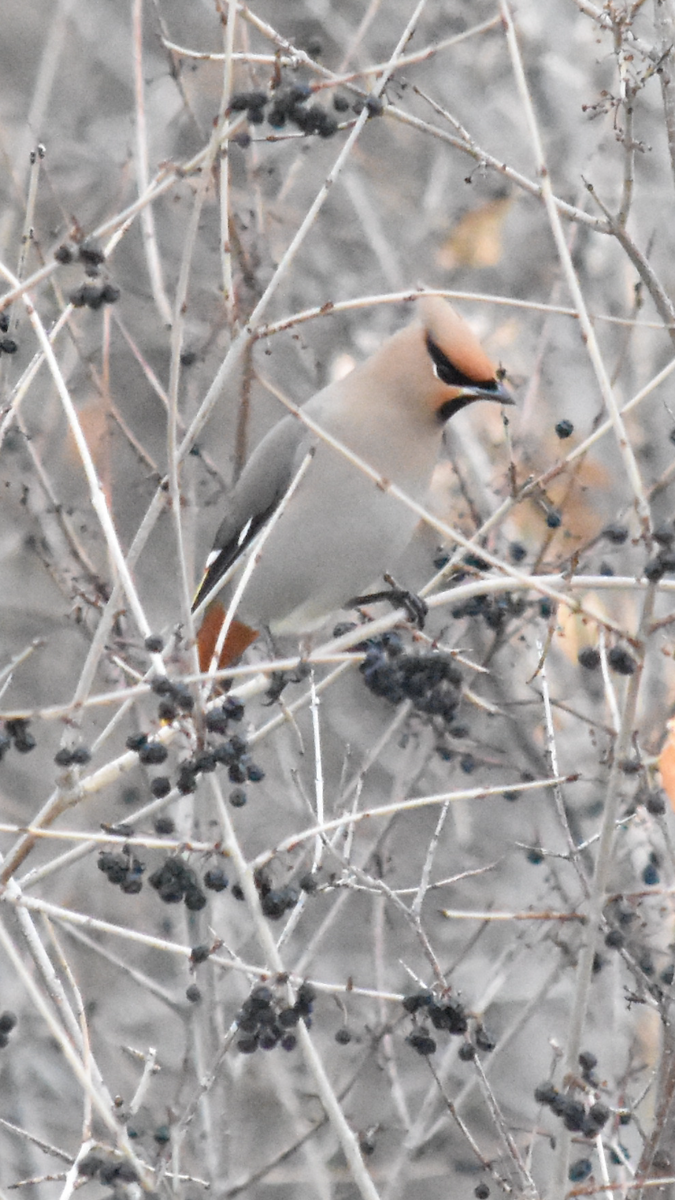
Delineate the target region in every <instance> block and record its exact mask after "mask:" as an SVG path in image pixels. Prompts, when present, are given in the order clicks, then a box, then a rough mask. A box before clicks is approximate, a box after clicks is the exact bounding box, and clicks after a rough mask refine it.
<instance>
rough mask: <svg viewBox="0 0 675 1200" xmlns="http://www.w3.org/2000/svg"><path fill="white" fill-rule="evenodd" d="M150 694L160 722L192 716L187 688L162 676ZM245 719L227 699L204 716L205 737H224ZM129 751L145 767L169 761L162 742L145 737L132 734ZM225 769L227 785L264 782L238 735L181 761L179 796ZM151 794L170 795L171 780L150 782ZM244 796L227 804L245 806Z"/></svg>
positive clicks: (240, 793)
mask: <svg viewBox="0 0 675 1200" xmlns="http://www.w3.org/2000/svg"><path fill="white" fill-rule="evenodd" d="M152 690H153V692H155V693H156V694H157V695H158V696H159V697H160V701H159V705H158V711H157V715H158V717H159V720H160V721H164V722H167V721H174V720H176V719H177V717H178V716H179V715H180V714H181V713H185V714H187V713H191V712H192V710H193V709H194V704H195V701H194V697H193V695H192V693H191V692H190V690H189V688H188V687H186V685H185V684H183V683H180V682H177V683H175V682H172V680H170V679H167V678H166V677H165V676H161V677H160V678H159V679H156V680H154V682H153V684H152ZM243 716H244V705H243V704H242V703H241V701H240V700H237V699H236V698H235V697H230V696H228V697H226V698H225V700H224V701H223V703H222V705H220V706H219V707H218V708H214V709H211V710H210V711H209V712H207V713H206V715H205V718H204V724H205V726H206V730H207V733H209V734H215V735H221V736H222V735H226V734H227V733H228V732H229V726H230V723H231V722H239V721H241V720H242V718H243ZM126 746H127V749H128V750H133V751H134V752H135V753H136V754H137V755H138V757H139V760H140V761H141V762H142V763H143V764H144V766H160V765H161V764H162V763H164V762H166V760H167V758H168V757H169V751H168V750H167V748H166V746H164V745H163V744H162V743H161V742H158V741H153V740H152V739H151V737H150V735H149V734H147V733H135V734H132V735H131V736H130V737H128V738H127V740H126ZM218 766H224V767H227V771H228V776H229V779H230V782H231V783H233V784H238V785H241V784H243V783H246V782H247V781H248V782H249V783H259V782H260V781H261V780H262V779H264V778H265V772H264V771H263V769H262V767H260V766H258V764H257V763H255V762H254V761H253V759H252V758H251V755H250V754H249V752H248V742H247V741H246V739H245V738H242V737H240V736H239V734H233V735H232V736H231V737H228V738H226V740H225V741H216V740H215V739H214V740H213V742H212V744H210V745H208V746H206V747H204V748H203V749H201V750H198V751H197V752H196V753H195V754H194V755H193V756H192V757H191V758H188V759H184V760H183V762H181V763H179V765H178V774H177V778H176V787H177V788H178V791H179V792H180V793H181V795H184V796H187V795H190V794H191V793H192V792H195V791H196V790H197V779H198V777H199V775H202V774H207V773H209V772H210V771H215V769H216V767H218ZM150 790H151V791H152V794H153V796H157V797H160V798H161V797H163V796H168V794H169V792H170V791H171V780H170V778H169V777H168V776H166V775H161V776H158V777H157V778H155V779H153V781H152V783H151V785H150ZM246 800H247V796H246V792H245V791H244V790H243V788H242V787H241V786H239V787H236V788H235V789H234V790H233V791H232V792H231V793H230V803H231V804H232V805H233V807H235V808H241V807H242V805H244V804H246Z"/></svg>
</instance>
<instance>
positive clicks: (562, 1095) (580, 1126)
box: [534, 1052, 610, 1138]
mask: <svg viewBox="0 0 675 1200" xmlns="http://www.w3.org/2000/svg"><path fill="white" fill-rule="evenodd" d="M579 1062H580V1063H581V1066H582V1071H583V1074H584V1079H585V1081H587V1082H588V1083H589V1084H590V1085H593V1084H595V1082H596V1081H595V1079H594V1078H593V1077H592V1070H593V1067H594V1066H595V1065H596V1062H597V1060H596V1058H595V1055H593V1054H589V1053H588V1052H585V1053H584V1054H580V1055H579ZM584 1063H585V1064H586V1065H585V1066H584ZM534 1098H535V1100H536V1101H537V1104H543V1105H545V1106H546V1108H550V1110H551V1112H552V1113H554V1114H555V1116H556V1117H560V1119H561V1121H562V1123H563V1125H564V1126H565V1129H569V1131H570V1133H581V1134H583V1136H584V1137H589V1138H595V1137H597V1135H598V1133H599V1132H600V1130H601V1129H602V1128H603V1127H604V1126H605V1125H606V1124H607V1122H608V1120H609V1117H610V1111H609V1109H608V1107H607V1105H606V1104H602V1103H601V1102H600V1101H596V1102H595V1103H592V1104H590V1105H589V1104H585V1103H584V1101H583V1100H579V1099H577V1098H576V1097H575V1096H574V1094H573V1092H572V1091H571V1090H568V1091H566V1092H559V1091H558V1089H557V1088H556V1087H554V1086H553V1084H552V1083H542V1084H540V1085H539V1087H537V1088H535V1092H534Z"/></svg>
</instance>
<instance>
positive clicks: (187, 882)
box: [148, 855, 206, 912]
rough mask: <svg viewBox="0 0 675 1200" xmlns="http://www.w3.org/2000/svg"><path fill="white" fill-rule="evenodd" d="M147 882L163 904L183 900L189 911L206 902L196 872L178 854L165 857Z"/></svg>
mask: <svg viewBox="0 0 675 1200" xmlns="http://www.w3.org/2000/svg"><path fill="white" fill-rule="evenodd" d="M148 882H149V884H150V886H151V887H154V888H155V890H156V891H157V893H158V894H159V898H160V900H163V901H164V903H165V904H180V902H181V900H184V901H185V907H186V908H188V909H189V910H190V912H199V911H200V909H202V908H204V906H205V904H206V896H205V895H204V892H203V891H202V889H201V887H200V885H199V880H198V879H197V875H196V873H195V872H194V871H193V870H192V868H191V867H188V865H187V863H186V862H185V860H184V859H182V858H181V857H180V856H179V855H175V856H171V857H169V858H165V859H164V862H163V863H162V865H161V867H158V868H157V870H156V871H153V873H152V875H150V876H149V877H148Z"/></svg>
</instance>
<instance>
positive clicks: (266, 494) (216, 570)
mask: <svg viewBox="0 0 675 1200" xmlns="http://www.w3.org/2000/svg"><path fill="white" fill-rule="evenodd" d="M312 440H313V439H312V438H311V435H308V431H307V429H306V428H305V427H304V426H303V425H302V423H301V422H300V421H298V420H296V419H295V418H294V417H285V418H284V419H283V420H282V421H280V422H279V424H278V425H275V426H274V428H273V429H271V430H270V431H269V433H268V434H266V436H265V437H264V438H263V440H262V441H261V442H260V444H259V445H258V446H257V447H256V449H255V450H254V452H253V454H252V455H251V457H250V459H249V460H248V462H247V464H246V466H245V468H244V470H243V471H242V474H241V475H240V477H239V480H238V481H237V484H236V486H235V487H234V489H233V490H232V492H231V493H230V496H229V497H228V500H227V508H226V511H225V516H224V517H223V520H222V521H221V523H220V525H219V527H218V531H217V533H216V536H215V539H214V543H213V550H212V551H211V553H210V555H209V557H208V559H207V562H206V569H205V571H204V575H203V577H202V581H201V583H200V585H199V587H198V589H197V593H196V595H195V598H194V600H193V602H192V610H193V612H194V611H195V609H197V608H201V607H203V605H204V603H205V602H206V601H207V600H208V599H209V598H210V597H213V596H215V594H216V593H217V591H218V590H219V584H220V582H221V580H222V579H223V576H224V575H225V574H226V573H227V572H228V571H229V569H230V567H231V566H232V565H233V563H235V562H236V561H237V559H238V558H239V557H240V555H242V554H243V553H244V552H245V550H246V549H247V548H248V546H250V544H251V542H252V541H253V539H254V537H255V536H256V534H257V533H258V532H259V530H260V529H262V527H263V525H264V524H265V522H266V521H267V520H269V518H270V517H271V516H272V514H273V512H274V510H275V509H276V507H277V505H278V504H279V502H280V501H281V499H282V498H283V496H284V494H285V493H286V491H287V490H288V487H289V485H290V483H291V481H292V479H293V476H294V474H295V470H296V465H297V463H298V462H299V461H300V460H301V459H302V457H303V456H304V454H305V453H306V450H307V448H308V446H309V444H310V442H311V441H312Z"/></svg>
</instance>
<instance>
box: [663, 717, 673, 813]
mask: <svg viewBox="0 0 675 1200" xmlns="http://www.w3.org/2000/svg"><path fill="white" fill-rule="evenodd" d="M659 771H660V772H661V783H662V784H663V790H664V792H665V793H666V795H667V797H668V799H669V800H670V803H671V804H672V806H673V808H675V721H669V722H668V737H667V738H666V740H665V742H664V743H663V748H662V750H661V753H660V755H659Z"/></svg>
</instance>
